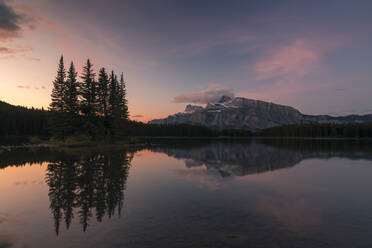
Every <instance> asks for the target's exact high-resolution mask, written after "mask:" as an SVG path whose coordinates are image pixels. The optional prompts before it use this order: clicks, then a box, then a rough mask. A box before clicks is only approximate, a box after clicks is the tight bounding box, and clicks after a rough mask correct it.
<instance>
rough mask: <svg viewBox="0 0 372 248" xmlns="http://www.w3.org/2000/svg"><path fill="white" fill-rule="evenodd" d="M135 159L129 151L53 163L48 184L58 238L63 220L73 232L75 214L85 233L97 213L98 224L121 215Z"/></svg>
mask: <svg viewBox="0 0 372 248" xmlns="http://www.w3.org/2000/svg"><path fill="white" fill-rule="evenodd" d="M131 159H132V155H129V154H128V153H125V152H120V153H119V152H114V153H92V154H84V156H83V157H81V158H74V157H68V156H67V157H66V158H64V159H62V160H60V161H54V162H51V163H49V165H48V168H47V174H46V179H45V181H46V183H47V184H48V186H49V200H50V209H51V211H52V214H53V217H54V222H55V231H56V233H57V235H58V233H59V226H60V223H61V221H62V220H63V222H65V224H66V228H67V229H69V227H70V223H71V220H72V219H73V218H74V212H77V215H78V216H77V217H78V218H79V220H80V224H81V225H82V228H83V231H86V229H87V227H88V223H89V220H90V219H91V218H92V217H93V213H95V218H96V219H97V221H98V222H101V221H102V218H103V217H104V216H105V215H107V216H108V217H109V218H111V216H113V215H114V214H115V212H117V214H118V215H120V214H121V211H122V207H123V202H124V189H125V184H126V180H127V177H128V173H129V166H130V161H131ZM74 210H75V211H74Z"/></svg>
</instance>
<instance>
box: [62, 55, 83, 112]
mask: <svg viewBox="0 0 372 248" xmlns="http://www.w3.org/2000/svg"><path fill="white" fill-rule="evenodd" d="M76 77H77V72H76V70H75V66H74V63H73V62H71V65H70V69H69V70H68V75H67V80H66V92H65V94H64V96H65V97H64V101H65V104H66V111H67V112H68V113H70V114H73V115H76V114H78V111H79V103H78V91H77V86H78V83H77V80H76Z"/></svg>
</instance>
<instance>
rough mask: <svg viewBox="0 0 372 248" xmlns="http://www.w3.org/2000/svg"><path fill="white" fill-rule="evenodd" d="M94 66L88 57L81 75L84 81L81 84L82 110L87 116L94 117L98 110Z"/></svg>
mask: <svg viewBox="0 0 372 248" xmlns="http://www.w3.org/2000/svg"><path fill="white" fill-rule="evenodd" d="M92 67H93V65H92V64H91V63H90V60H89V59H88V60H87V63H86V64H85V65H84V67H83V73H82V76H81V79H82V80H83V81H82V82H81V84H80V95H81V112H82V114H83V115H85V116H87V117H94V116H95V115H96V112H97V108H96V106H97V98H96V83H95V80H94V78H95V73H94V72H93V68H92Z"/></svg>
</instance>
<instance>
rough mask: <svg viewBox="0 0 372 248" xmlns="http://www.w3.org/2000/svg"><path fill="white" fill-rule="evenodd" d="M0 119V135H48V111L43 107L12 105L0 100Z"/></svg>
mask: <svg viewBox="0 0 372 248" xmlns="http://www.w3.org/2000/svg"><path fill="white" fill-rule="evenodd" d="M0 120H1V121H0V137H4V136H9V135H12V136H26V135H37V136H41V137H48V136H49V132H48V112H47V111H45V110H43V109H34V108H25V107H20V106H13V105H10V104H8V103H5V102H2V101H0ZM3 139H4V138H2V140H3ZM0 143H1V142H0Z"/></svg>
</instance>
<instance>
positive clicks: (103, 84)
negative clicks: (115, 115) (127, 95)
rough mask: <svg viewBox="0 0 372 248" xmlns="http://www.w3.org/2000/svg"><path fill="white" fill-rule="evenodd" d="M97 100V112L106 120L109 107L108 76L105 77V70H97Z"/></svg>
mask: <svg viewBox="0 0 372 248" xmlns="http://www.w3.org/2000/svg"><path fill="white" fill-rule="evenodd" d="M97 98H98V104H99V107H98V112H99V114H100V115H101V116H103V117H104V118H105V119H106V118H107V117H108V107H109V76H108V75H107V73H106V70H105V68H101V69H100V70H99V75H98V87H97Z"/></svg>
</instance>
